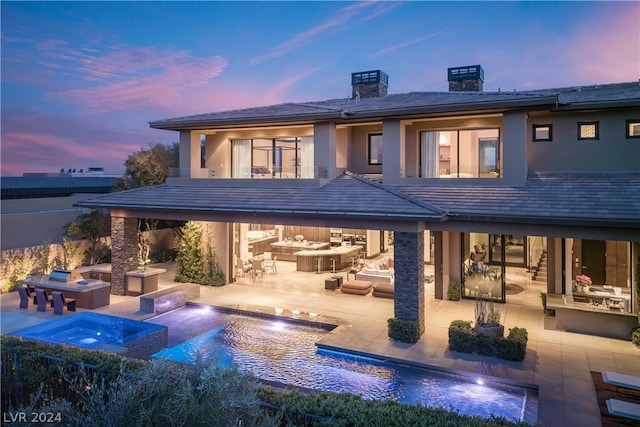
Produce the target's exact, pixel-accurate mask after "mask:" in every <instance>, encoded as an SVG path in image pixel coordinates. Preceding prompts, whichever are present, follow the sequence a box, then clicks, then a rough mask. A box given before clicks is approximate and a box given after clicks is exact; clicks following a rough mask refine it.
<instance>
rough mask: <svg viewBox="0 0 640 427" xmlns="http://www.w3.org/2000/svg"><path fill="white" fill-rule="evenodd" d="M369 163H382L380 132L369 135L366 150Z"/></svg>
mask: <svg viewBox="0 0 640 427" xmlns="http://www.w3.org/2000/svg"><path fill="white" fill-rule="evenodd" d="M367 153H368V156H369V164H370V165H381V164H382V134H381V133H373V134H371V135H369V144H368V150H367Z"/></svg>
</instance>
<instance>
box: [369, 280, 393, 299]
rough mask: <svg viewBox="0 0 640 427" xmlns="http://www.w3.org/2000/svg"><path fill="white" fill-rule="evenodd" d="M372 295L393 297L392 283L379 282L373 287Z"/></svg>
mask: <svg viewBox="0 0 640 427" xmlns="http://www.w3.org/2000/svg"><path fill="white" fill-rule="evenodd" d="M373 296H374V297H378V298H390V299H393V285H391V284H389V283H380V284H378V285H376V286H375V287H374V288H373Z"/></svg>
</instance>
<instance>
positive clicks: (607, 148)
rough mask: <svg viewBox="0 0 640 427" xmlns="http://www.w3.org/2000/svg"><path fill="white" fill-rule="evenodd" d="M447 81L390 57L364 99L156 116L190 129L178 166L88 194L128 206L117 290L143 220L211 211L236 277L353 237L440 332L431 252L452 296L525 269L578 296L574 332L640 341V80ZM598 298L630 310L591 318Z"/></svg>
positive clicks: (502, 285) (115, 213) (569, 316)
mask: <svg viewBox="0 0 640 427" xmlns="http://www.w3.org/2000/svg"><path fill="white" fill-rule="evenodd" d="M448 80H449V91H448V92H412V93H403V94H389V93H388V86H389V77H388V76H387V74H385V73H384V72H383V71H381V70H372V71H365V72H357V73H353V74H352V75H351V83H352V96H351V97H350V98H347V99H333V100H326V101H318V102H306V103H284V104H279V105H270V106H264V107H255V108H247V109H240V110H233V111H223V112H217V113H210V114H199V115H193V116H187V117H176V118H171V119H166V120H156V121H152V122H150V126H151V127H152V128H155V129H165V130H170V131H176V132H179V135H180V168H179V169H178V170H176V171H174V175H173V176H172V177H171V178H169V179H167V181H166V183H165V184H164V185H159V186H155V187H149V188H141V189H136V190H131V191H125V192H119V193H113V194H109V195H103V196H98V197H95V198H93V199H90V200H88V201H83V202H81V203H79V205H80V206H83V207H101V208H107V209H110V210H111V215H112V242H113V259H112V260H113V277H112V291H114V292H117V293H123V294H124V293H125V292H126V283H125V280H124V279H125V272H126V271H129V270H132V269H134V268H136V265H135V263H136V260H137V259H138V257H137V256H136V250H137V246H136V244H135V241H134V240H132V237H131V236H134V235H135V233H132V230H135V227H136V224H137V218H158V219H179V220H198V221H203V222H206V223H207V224H209V226H210V230H211V231H212V235H214V236H215V239H214V244H215V248H216V251H217V253H218V255H219V260H220V261H221V262H222V269H223V270H224V272H225V274H226V277H227V281H228V282H232V281H234V280H235V274H236V271H235V268H234V267H235V266H236V265H237V260H238V259H246V258H247V257H251V256H256V255H259V254H261V253H262V252H265V251H270V252H271V251H280V252H278V253H279V254H281V256H282V257H283V258H284V257H289V259H290V260H292V261H293V260H294V259H295V260H296V262H297V263H298V269H299V270H303V271H314V270H318V271H320V270H321V271H328V269H331V268H334V267H335V264H336V263H337V264H338V267H345V265H344V263H345V258H344V257H339V256H334V257H331V256H330V254H329V255H326V253H327V252H318V253H315V255H317V256H314V253H313V252H311V251H307V250H302V249H304V246H303V247H302V248H301V247H297V246H295V245H298V244H303V242H304V241H307V240H308V241H309V242H311V241H313V242H320V243H326V244H327V245H328V247H329V248H331V247H332V246H333V245H336V247H346V248H349V247H351V248H353V247H355V246H357V249H358V250H357V251H356V253H355V254H353V253H352V252H349V250H350V249H345V251H346V253H348V254H351V255H350V257H349V259H351V262H354V260H355V259H356V258H357V257H364V258H371V257H375V256H377V255H379V254H381V253H387V252H388V253H390V254H392V255H393V258H394V272H395V276H394V311H395V316H396V317H397V318H403V319H416V320H418V321H419V324H420V325H421V327H422V328H423V329H424V310H425V305H424V289H425V288H424V286H425V285H424V277H425V273H424V270H425V266H428V267H429V268H430V269H432V270H433V277H434V280H435V291H434V292H435V295H434V296H435V297H436V298H446V294H447V287H448V284H449V282H450V281H460V282H462V283H463V296H464V297H467V298H473V297H475V296H476V295H478V293H481V294H482V295H485V296H490V297H491V298H493V299H496V300H498V301H501V302H506V303H507V304H508V303H509V298H508V295H507V287H508V285H509V283H507V280H506V278H507V277H508V275H509V271H510V269H512V268H519V269H522V270H525V271H526V272H527V273H528V274H532V275H534V274H535V275H536V277H535V279H536V280H539V281H542V282H543V284H544V288H545V289H546V291H547V293H548V295H549V297H550V298H551V300H552V301H555V302H554V304H555V303H557V300H555V299H553V298H554V297H556V296H557V298H561V301H562V302H563V303H564V302H566V301H567V300H568V301H569V302H570V304H565V305H566V307H562V310H559V311H561V312H562V313H563V316H562V318H563V319H564V320H563V322H565V326H566V328H567V330H572V328H576V331H578V332H586V333H589V332H593V333H596V334H599V335H608V336H614V337H623V336H626V337H627V338H628V336H629V330H628V329H627V326H628V325H629V324H637V317H636V314H637V313H638V303H637V301H638V300H637V297H636V295H637V293H638V280H639V279H638V277H639V274H638V269H639V268H640V85H639V84H638V82H630V83H612V84H603V85H591V86H578V87H565V88H552V89H545V90H530V91H514V92H500V91H499V92H484V91H483V82H484V71H483V69H482V67H481V66H480V65H473V66H464V67H454V68H449V69H448ZM201 139H204V141H205V144H204V161H202V160H201V159H202V157H201V152H200V149H201ZM296 236H298V238H296ZM299 237H302V238H303V239H300V238H299ZM356 237H357V239H356ZM345 238H346V239H345ZM299 240H302V241H303V242H298V241H299ZM345 240H348V242H345ZM343 242H344V243H343ZM345 243H346V244H345ZM354 243H355V245H354ZM287 245H290V246H291V248H289V247H288V246H287ZM287 249H289V250H287ZM319 250H321V251H322V250H324V251H327V249H326V247H325V249H321V248H320V249H319ZM329 250H331V249H329ZM336 250H337V249H336ZM351 250H352V249H351ZM318 254H322V256H320V255H318ZM305 257H308V258H305ZM330 264H331V265H330ZM543 266H544V267H543ZM545 273H546V274H545ZM583 274H584V275H588V276H589V277H590V280H591V281H592V286H591V287H590V288H583V287H582V286H581V284H580V283H579V282H580V280H576V276H580V275H583ZM596 304H598V305H599V306H601V307H605V305H606V306H607V308H608V305H611V306H612V309H611V310H609V309H607V310H606V311H605V310H604V309H603V310H601V311H600V312H596V311H594V310H591V308H592V307H595V305H596ZM614 305H615V306H616V310H613V306H614ZM565 308H566V310H565ZM541 309H542V306H541ZM592 312H593V313H596V314H595V315H594V316H598V315H599V314H602V315H603V316H601V317H605V316H604V314H605V313H606V314H607V315H608V316H606V318H607V319H609V318H612V319H613V320H611V321H609V320H605V321H602V322H600V320H601V319H600V318H598V317H596V318H595V320H594V319H593V318H590V319H589V320H588V321H586V322H585V321H584V320H583V319H578V320H576V318H575V316H580V315H581V313H592ZM610 314H614V315H613V316H610ZM591 315H592V314H589V316H591ZM594 322H595V323H599V324H600V326H598V327H595V326H590V325H592V324H593V323H594ZM584 325H587V326H586V327H587V329H588V328H593V331H590V330H587V331H583V330H577V329H580V328H582V327H584ZM602 325H604V326H602ZM625 334H626V335H625Z"/></svg>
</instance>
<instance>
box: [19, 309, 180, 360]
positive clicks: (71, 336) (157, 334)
mask: <svg viewBox="0 0 640 427" xmlns="http://www.w3.org/2000/svg"><path fill="white" fill-rule="evenodd" d="M167 334H168V332H167V327H166V326H164V325H157V324H153V323H146V322H139V321H137V320H131V319H125V318H122V317H116V316H108V315H105V314H98V313H93V312H89V311H83V312H80V313H75V314H72V315H69V316H64V317H62V318H60V319H56V320H51V321H49V322H46V323H42V324H39V325H35V326H30V327H28V328H24V329H20V330H18V331H15V332H13V333H11V335H16V336H19V337H22V338H24V339H31V340H36V341H42V342H48V343H54V344H67V345H73V346H76V347H81V348H86V349H92V350H108V351H112V352H113V351H115V352H119V353H126V354H127V355H129V356H132V357H148V356H149V355H151V354H153V353H155V352H157V351H158V350H160V349H162V348H164V347H166V345H167ZM119 347H120V351H118V348H119Z"/></svg>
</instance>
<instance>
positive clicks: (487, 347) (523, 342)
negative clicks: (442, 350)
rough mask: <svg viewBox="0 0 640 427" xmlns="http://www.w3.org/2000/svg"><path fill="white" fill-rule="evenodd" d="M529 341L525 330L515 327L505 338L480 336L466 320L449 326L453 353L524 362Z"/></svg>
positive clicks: (456, 321)
mask: <svg viewBox="0 0 640 427" xmlns="http://www.w3.org/2000/svg"><path fill="white" fill-rule="evenodd" d="M527 341H528V334H527V330H526V329H524V328H518V327H514V328H512V329H510V330H509V334H508V335H507V337H506V338H504V337H487V336H484V335H482V334H479V333H477V332H476V331H475V330H474V329H473V328H472V327H471V322H470V321H466V320H454V321H453V322H451V325H449V349H450V350H451V351H459V352H461V353H473V354H479V355H482V356H491V357H497V358H499V359H504V360H513V361H516V362H522V361H523V360H524V357H525V355H526V352H527Z"/></svg>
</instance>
